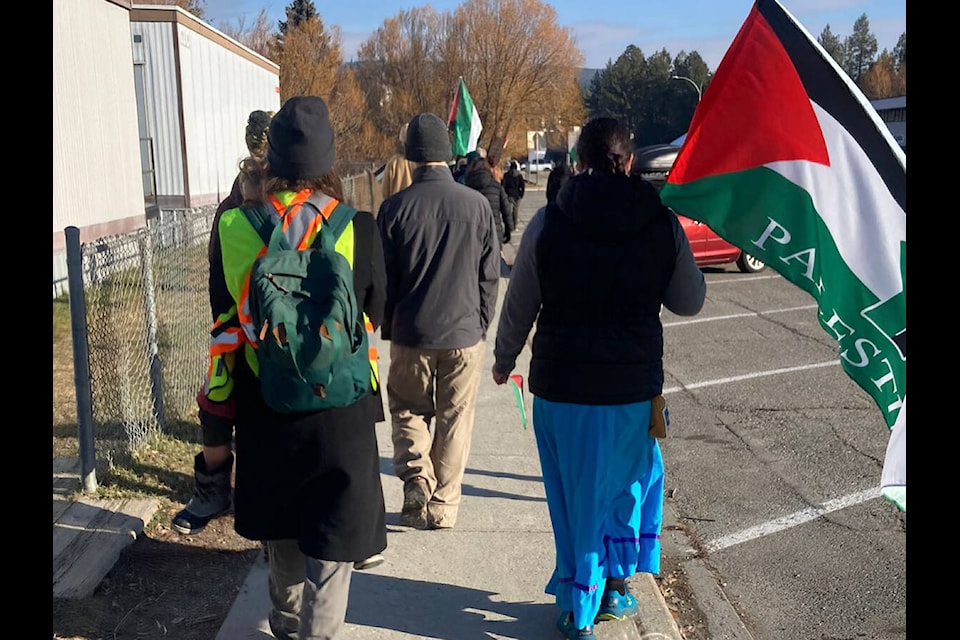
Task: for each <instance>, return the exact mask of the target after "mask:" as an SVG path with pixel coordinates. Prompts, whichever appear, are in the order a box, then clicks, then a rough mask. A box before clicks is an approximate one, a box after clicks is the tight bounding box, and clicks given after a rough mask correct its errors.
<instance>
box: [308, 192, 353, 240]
mask: <svg viewBox="0 0 960 640" xmlns="http://www.w3.org/2000/svg"><path fill="white" fill-rule="evenodd" d="M321 197H322V194H319V193H318V192H316V191H314V192H313V193H311V194H310V197H309V198H307V199H306V200H304V201H303V204H309V205H310V206H311V207H313V208H314V210H316V211H317V213H319V212H320V209H321V206H320V205H321V204H322V201H321ZM356 213H357V210H356V209H354V208H353V207H351V206H350V205H348V204H344V203H343V202H340V201H339V200H338V201H337V206H336V207H334V208H333V211H332V212H331V213H330V217H329V218H327V219H325V220H324V221H323V224H322V225H321V227H320V233H318V234H317V239H318V240H320V242H321V244H326V243H327V242H329V244H328V245H327V246H328V248H330V249H332V248H333V245H334V244H335V243H336V242H337V240H338V239H339V238H340V234H341V233H343V231H344V229H346V228H347V225H348V224H350V221H351V220H353V216H354V215H356ZM316 242H317V240H314V244H315V245H316Z"/></svg>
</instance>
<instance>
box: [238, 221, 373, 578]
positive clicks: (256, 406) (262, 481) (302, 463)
mask: <svg viewBox="0 0 960 640" xmlns="http://www.w3.org/2000/svg"><path fill="white" fill-rule="evenodd" d="M354 232H355V241H354V242H355V249H354V251H355V254H354V255H355V259H354V289H355V292H356V295H357V302H358V304H359V305H360V307H361V308H362V309H363V310H364V311H365V312H366V313H367V316H368V317H369V318H370V320H371V321H372V322H373V324H374V326H375V327H379V325H380V323H381V322H382V320H383V307H384V303H385V298H386V270H385V267H384V260H383V246H382V244H381V242H380V233H379V230H378V229H377V225H376V221H375V220H374V217H373V214H371V213H369V212H359V213H357V215H356V216H355V217H354ZM238 359H240V358H238ZM381 377H382V372H381ZM235 384H236V387H235V389H234V397H235V399H236V435H235V440H236V479H235V489H234V495H235V497H234V514H235V516H234V526H235V528H236V531H237V533H239V534H240V535H241V536H243V537H245V538H248V539H251V540H280V539H294V540H299V542H300V548H301V550H302V551H303V552H304V553H305V554H307V555H309V556H311V557H314V558H320V559H322V560H333V561H339V562H355V561H357V560H362V559H363V558H367V557H369V556H371V555H373V554H375V553H380V552H381V551H383V550H384V549H385V548H386V546H387V537H386V524H385V519H384V500H383V488H382V486H381V484H380V453H379V450H378V447H377V437H376V430H375V425H376V421H377V417H378V416H377V403H378V402H381V400H380V398H379V397H377V396H374V395H370V396H366V397H364V398H363V399H361V400H359V401H357V402H356V403H354V404H353V405H350V406H348V407H343V408H338V409H328V410H326V411H319V412H315V413H306V414H295V415H284V414H278V413H275V412H273V411H272V410H270V409H269V408H268V407H267V406H266V405H265V404H264V402H263V399H262V396H261V395H260V393H259V385H258V383H257V381H256V379H255V378H254V377H253V374H252V373H251V372H250V370H249V369H248V368H247V367H245V366H238V367H237V368H236V375H235Z"/></svg>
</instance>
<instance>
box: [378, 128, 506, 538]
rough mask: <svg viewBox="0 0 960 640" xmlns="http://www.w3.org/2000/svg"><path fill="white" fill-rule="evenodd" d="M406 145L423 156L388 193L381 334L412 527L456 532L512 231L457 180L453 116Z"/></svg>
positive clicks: (406, 520)
mask: <svg viewBox="0 0 960 640" xmlns="http://www.w3.org/2000/svg"><path fill="white" fill-rule="evenodd" d="M404 153H405V156H406V158H407V160H410V161H411V162H413V163H415V169H414V172H413V183H412V184H411V185H410V187H408V188H407V189H405V190H403V191H401V192H400V193H397V194H396V195H394V196H392V197H390V198H388V199H386V200H384V202H383V204H382V205H381V206H380V211H379V213H378V216H377V224H378V225H379V226H380V232H381V237H382V240H383V250H384V258H385V262H386V267H387V303H386V309H385V313H384V321H383V324H382V326H381V329H380V335H381V337H382V338H383V339H384V340H390V370H389V372H388V376H387V385H386V389H387V403H388V406H389V408H390V417H391V423H392V433H393V452H394V453H393V470H394V473H395V474H396V475H397V477H398V478H400V479H401V480H403V495H404V501H403V509H402V511H401V514H400V524H402V525H404V526H408V527H415V528H417V529H449V528H451V527H453V526H454V525H455V524H456V521H457V512H458V510H459V507H460V497H461V491H460V487H461V483H462V482H463V474H464V470H465V469H466V466H467V458H468V456H469V454H470V442H471V439H472V432H473V418H474V407H475V405H476V399H477V390H478V389H479V386H480V375H481V365H482V363H483V358H484V340H485V339H486V335H487V328H488V327H489V326H490V322H491V321H492V319H493V315H494V311H495V307H496V301H497V287H498V285H499V273H500V239H499V238H498V237H497V232H496V226H495V224H494V219H493V211H492V210H491V208H490V203H489V202H488V201H487V199H486V198H485V197H484V196H483V195H482V194H481V193H480V192H479V191H475V190H474V189H471V188H469V187H467V186H464V185H461V184H458V183H457V182H455V181H454V179H453V174H452V173H451V172H450V168H449V167H448V165H447V162H448V161H449V160H450V159H451V143H450V137H449V134H448V133H447V126H446V124H445V123H444V122H443V120H441V119H440V118H439V117H437V116H436V115H434V114H430V113H422V114H419V115H416V116H414V117H413V119H412V120H411V121H410V122H409V124H408V126H407V136H406V141H405V145H404ZM431 422H434V425H433V432H432V433H431V429H430V423H431Z"/></svg>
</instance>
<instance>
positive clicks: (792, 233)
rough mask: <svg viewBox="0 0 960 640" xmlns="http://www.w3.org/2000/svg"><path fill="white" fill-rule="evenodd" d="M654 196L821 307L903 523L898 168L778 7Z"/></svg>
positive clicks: (748, 31) (767, 14) (827, 61)
mask: <svg viewBox="0 0 960 640" xmlns="http://www.w3.org/2000/svg"><path fill="white" fill-rule="evenodd" d="M660 195H661V198H662V199H663V201H664V202H665V203H666V204H667V205H668V206H670V207H671V208H673V209H674V210H676V211H677V212H679V213H682V214H683V215H685V216H688V217H690V218H693V219H695V220H699V221H701V222H705V223H706V224H707V225H709V226H710V227H711V228H713V229H714V230H715V231H716V232H717V233H718V234H720V236H722V237H723V238H724V239H726V240H727V241H728V242H731V243H732V244H735V245H737V246H738V247H740V248H741V249H743V250H744V251H747V252H749V253H750V254H751V255H753V256H756V257H757V258H759V259H761V260H763V261H764V262H765V263H766V264H767V265H768V266H770V267H771V268H773V269H775V270H776V271H778V272H779V273H780V274H782V275H783V276H784V277H785V278H786V279H788V280H790V281H791V282H793V283H794V284H796V285H797V286H799V287H801V288H802V289H804V290H805V291H807V292H808V293H809V294H810V295H811V296H813V297H814V298H815V299H816V300H817V303H818V307H819V320H820V324H821V326H822V327H823V329H824V330H826V331H827V333H829V334H830V335H831V336H833V337H834V339H836V341H837V343H838V352H839V357H840V361H841V365H842V366H843V369H844V371H845V372H846V373H847V374H848V375H849V376H850V377H851V378H852V379H853V380H854V381H855V382H856V383H857V384H858V385H859V386H860V387H862V388H863V389H864V390H865V391H866V392H867V393H868V394H870V396H871V397H872V398H873V399H874V400H875V401H876V403H877V405H878V406H879V408H880V410H881V412H882V414H883V420H884V423H885V424H886V426H887V427H888V428H889V429H891V430H892V431H893V433H892V434H891V436H896V437H891V438H890V439H889V440H888V449H887V456H886V459H885V461H884V469H883V474H882V477H881V486H882V489H883V494H884V495H885V496H886V497H887V498H888V499H889V500H891V501H892V502H893V503H894V504H896V505H897V506H898V507H899V508H900V509H902V510H904V511H906V398H907V378H906V364H907V352H906V346H907V344H906V343H907V341H906V338H907V331H906V291H907V276H906V247H907V231H906V225H907V217H906V210H907V209H906V201H907V180H906V155H905V153H904V152H903V151H902V150H901V149H900V147H899V146H898V145H897V143H896V141H895V140H894V139H893V136H892V135H891V134H890V132H889V130H888V129H887V127H886V126H885V125H884V124H883V122H882V121H881V120H880V118H879V117H878V116H877V114H876V111H875V110H874V109H873V107H872V106H871V105H870V103H869V101H868V100H867V99H866V98H865V97H864V96H863V94H862V93H861V92H860V90H859V89H858V88H857V87H856V86H855V85H854V84H853V82H852V81H851V80H850V79H849V77H848V76H847V75H846V73H845V72H844V71H843V70H841V69H840V68H839V67H838V66H837V65H836V63H835V62H834V61H833V59H832V58H831V57H830V55H829V54H827V53H826V52H825V51H824V50H823V48H822V47H821V46H820V45H819V44H818V43H817V42H816V40H815V39H814V38H812V37H811V36H810V34H809V33H808V32H807V31H806V29H804V28H803V26H801V25H800V24H799V23H798V22H797V21H796V20H795V19H794V18H793V17H792V16H791V15H790V14H789V13H787V12H786V10H785V9H784V8H783V7H782V6H780V4H779V3H777V2H776V1H775V0H757V2H756V3H755V4H754V6H753V9H752V10H751V11H750V15H749V16H748V17H747V20H746V21H745V22H744V24H743V26H742V27H741V28H740V31H739V33H738V34H737V37H736V38H735V39H734V41H733V44H731V45H730V48H729V49H728V50H727V52H726V54H725V55H724V58H723V60H722V61H721V62H720V66H719V67H718V68H717V72H716V74H715V76H714V78H713V80H712V81H711V83H710V85H709V86H708V88H707V90H706V92H705V93H704V95H703V100H702V101H701V102H700V104H699V105H698V106H697V110H696V112H695V113H694V116H693V120H692V122H691V124H690V129H689V131H688V133H687V138H686V140H685V141H684V144H683V146H682V148H681V149H680V153H679V154H678V155H677V159H676V162H675V163H674V165H673V168H672V170H671V172H670V174H669V176H668V178H667V182H666V184H665V185H664V187H663V189H662V191H661V193H660ZM898 417H899V421H898Z"/></svg>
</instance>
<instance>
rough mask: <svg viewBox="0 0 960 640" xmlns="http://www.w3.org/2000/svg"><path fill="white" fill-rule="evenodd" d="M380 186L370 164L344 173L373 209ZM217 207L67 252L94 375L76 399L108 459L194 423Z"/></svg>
mask: <svg viewBox="0 0 960 640" xmlns="http://www.w3.org/2000/svg"><path fill="white" fill-rule="evenodd" d="M379 185H380V183H379V182H378V181H377V179H376V176H375V174H374V173H373V172H372V171H365V172H364V173H362V174H359V175H357V176H352V177H349V178H345V179H343V187H344V201H345V202H347V203H349V204H351V205H352V206H354V207H356V208H357V209H360V210H367V211H372V212H374V213H375V212H376V211H377V210H378V209H379V206H380V202H381V201H382V196H381V192H380V186H379ZM215 212H216V207H215V206H210V207H205V208H201V209H190V210H173V211H169V210H168V211H161V213H160V216H159V217H158V218H157V219H156V220H153V221H151V222H150V224H149V226H148V227H146V228H142V229H138V230H136V231H135V232H131V233H128V234H124V235H116V236H107V237H103V238H99V239H97V240H94V241H90V242H86V243H83V244H82V245H79V250H78V251H77V255H78V256H79V259H74V260H70V259H69V257H68V265H67V266H68V271H74V270H79V271H80V272H81V274H82V294H83V295H82V298H83V300H82V305H83V306H82V308H83V312H82V313H80V314H78V315H76V316H74V318H75V319H74V321H73V325H74V326H73V327H72V328H73V331H74V332H75V334H76V335H78V336H80V339H81V340H83V341H84V343H85V345H86V349H85V351H86V362H85V363H79V364H80V366H81V369H80V370H81V371H82V370H83V368H84V367H85V368H86V369H87V371H88V375H87V378H88V379H89V386H87V385H78V389H77V397H78V399H80V398H83V399H84V400H88V401H89V402H88V405H85V403H84V402H81V401H79V400H78V406H79V405H85V406H89V412H88V413H89V416H82V415H80V416H78V422H79V427H80V429H81V431H83V430H84V428H89V429H90V432H91V433H93V434H95V444H94V446H95V448H96V457H97V458H99V459H100V460H101V461H102V462H106V463H107V464H110V461H111V460H112V459H113V458H114V457H115V456H116V454H118V453H121V452H122V453H130V452H133V451H135V450H137V449H139V448H140V447H142V446H143V445H144V444H145V443H147V442H149V440H150V438H151V437H152V436H155V435H158V434H159V433H162V432H164V431H165V430H167V429H168V428H169V427H170V425H172V424H174V423H175V422H191V423H195V421H196V410H197V403H196V393H197V390H198V389H199V388H200V385H201V384H203V381H204V379H205V377H206V370H207V364H208V356H207V353H208V346H209V335H210V327H211V316H210V303H209V296H208V288H207V279H208V275H209V267H208V260H207V246H208V241H209V237H210V229H211V227H212V224H213V218H214V215H215ZM69 238H70V234H68V244H69V243H70V239H69ZM74 242H76V243H79V241H78V240H74ZM68 254H69V252H68ZM71 291H72V289H71ZM73 304H74V301H71V305H73ZM77 317H80V318H83V320H82V322H81V324H82V325H83V326H79V327H78V326H76V325H77V321H76V318H77ZM83 351H84V350H83V349H81V353H82V352H83ZM81 386H82V387H84V388H80V387H81ZM85 421H89V423H90V424H89V426H88V427H87V426H86V425H85V424H84V423H85ZM84 439H85V438H84V437H83V435H82V434H81V443H82V442H83V441H84Z"/></svg>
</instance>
